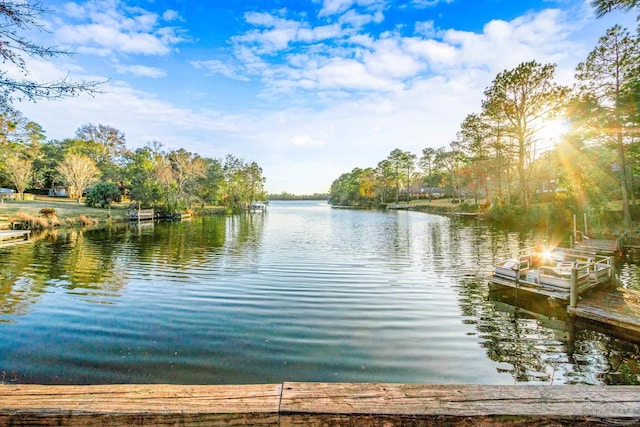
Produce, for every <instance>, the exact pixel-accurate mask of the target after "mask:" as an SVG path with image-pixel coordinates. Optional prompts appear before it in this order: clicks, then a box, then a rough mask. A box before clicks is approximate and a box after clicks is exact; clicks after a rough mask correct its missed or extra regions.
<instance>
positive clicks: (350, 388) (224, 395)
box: [0, 383, 640, 426]
mask: <svg viewBox="0 0 640 427" xmlns="http://www.w3.org/2000/svg"><path fill="white" fill-rule="evenodd" d="M0 425H12V426H24V425H64V426H86V425H199V426H201V425H207V426H221V425H225V426H226V425H252V426H253V425H260V426H278V425H280V426H327V425H345V426H346V425H349V426H381V425H391V426H393V425H460V426H469V425H485V426H486V425H502V426H507V425H509V426H514V425H518V426H522V425H536V426H538V425H616V426H618V425H640V387H635V386H611V387H596V386H529V385H522V386H483V385H417V384H373V383H365V384H339V383H283V384H266V385H240V386H232V385H214V386H197V385H192V386H189V385H153V384H151V385H97V386H40V385H0Z"/></svg>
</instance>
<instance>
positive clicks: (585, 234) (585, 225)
mask: <svg viewBox="0 0 640 427" xmlns="http://www.w3.org/2000/svg"><path fill="white" fill-rule="evenodd" d="M584 236H585V237H586V236H587V213H586V212H585V213H584Z"/></svg>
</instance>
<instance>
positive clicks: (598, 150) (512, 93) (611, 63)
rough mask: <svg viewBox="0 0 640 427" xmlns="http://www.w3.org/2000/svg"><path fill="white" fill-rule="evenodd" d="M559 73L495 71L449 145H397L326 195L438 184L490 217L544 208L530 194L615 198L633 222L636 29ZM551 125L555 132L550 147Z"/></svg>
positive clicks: (347, 200)
mask: <svg viewBox="0 0 640 427" xmlns="http://www.w3.org/2000/svg"><path fill="white" fill-rule="evenodd" d="M595 3H597V2H594V5H595ZM609 3H612V2H609ZM613 3H617V2H613ZM623 3H624V2H623ZM596 6H597V5H596ZM612 7H613V6H612ZM620 7H622V6H620ZM625 7H626V6H625ZM632 7H635V4H634V6H632ZM603 13H606V11H605V12H603ZM555 71H556V65H555V64H541V63H538V62H536V61H529V62H524V63H521V64H520V65H518V66H517V67H515V68H513V69H510V70H505V71H503V72H501V73H499V74H498V75H497V76H496V77H495V78H494V80H493V81H492V83H491V84H490V85H489V86H488V87H487V88H486V89H485V91H484V98H483V100H482V104H481V110H480V111H478V112H475V113H471V114H469V115H467V116H466V117H465V119H464V120H463V121H462V123H461V124H460V129H459V131H458V132H457V134H456V136H455V138H454V139H453V140H452V141H451V142H450V144H449V145H448V146H444V147H440V148H432V147H427V148H424V149H423V150H422V152H421V153H420V157H418V155H416V154H414V153H411V152H408V151H403V150H401V149H395V150H393V151H391V153H390V154H389V155H388V157H387V158H386V159H384V160H382V161H380V162H379V163H378V165H377V166H376V167H369V168H365V169H361V168H355V169H354V170H353V171H351V172H349V173H345V174H343V175H342V176H340V177H339V178H337V179H336V180H335V181H334V182H333V184H332V186H331V191H330V201H331V202H332V203H335V204H351V205H372V204H378V203H387V202H391V201H392V202H395V203H397V202H398V201H399V200H403V199H405V198H406V200H409V199H410V197H412V195H413V197H416V196H418V195H422V196H423V197H431V196H432V194H433V191H434V187H443V188H445V190H446V192H447V193H448V194H449V195H450V196H451V197H454V198H456V199H460V198H465V197H466V198H468V199H472V200H473V203H472V206H473V207H475V208H481V207H482V206H481V205H482V203H486V206H485V207H489V205H490V206H491V211H493V213H494V214H497V213H500V212H502V213H504V212H507V213H509V214H510V215H528V214H531V212H532V210H535V209H539V208H540V204H536V205H535V206H533V207H532V203H533V202H534V201H546V202H550V203H551V206H552V207H554V208H561V209H563V210H564V214H568V212H569V211H573V212H575V211H578V210H582V211H589V212H593V213H602V212H603V211H604V210H605V209H606V207H607V204H608V203H609V202H610V201H612V200H617V201H619V202H620V203H621V204H622V211H623V217H624V221H625V223H629V222H630V221H631V219H632V211H631V207H632V206H633V205H634V203H635V201H636V199H637V196H638V190H639V189H640V185H639V184H640V183H639V180H638V177H639V176H640V139H639V136H640V133H639V130H640V33H639V32H636V33H635V34H631V33H630V32H629V31H628V30H626V29H624V28H622V27H621V26H618V25H616V26H614V27H612V28H610V29H608V30H607V31H606V33H605V34H604V35H603V36H602V37H601V38H600V39H599V41H598V44H597V45H596V46H595V48H594V49H593V50H592V51H591V52H590V53H589V55H588V56H587V58H586V59H585V60H584V61H583V62H581V63H580V64H578V65H577V67H576V69H575V81H576V84H575V85H574V86H573V87H567V86H563V85H560V84H558V83H557V82H556V81H555ZM558 124H563V125H564V127H565V129H564V130H560V128H558ZM552 130H555V131H556V135H555V136H556V137H561V138H558V139H557V140H556V141H555V142H554V143H553V144H551V140H550V136H549V132H550V131H552ZM427 189H428V190H427ZM484 200H486V201H487V202H483V201H484ZM533 208H535V209H533Z"/></svg>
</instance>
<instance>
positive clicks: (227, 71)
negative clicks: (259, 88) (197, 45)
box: [191, 59, 250, 81]
mask: <svg viewBox="0 0 640 427" xmlns="http://www.w3.org/2000/svg"><path fill="white" fill-rule="evenodd" d="M191 65H192V66H194V67H195V68H198V69H205V70H207V71H208V72H209V73H211V74H214V75H216V74H219V75H222V76H224V77H227V78H230V79H235V80H240V81H249V80H250V79H249V78H247V77H246V76H244V75H242V74H240V71H239V70H237V69H234V68H233V66H232V65H230V64H227V63H224V62H222V61H219V60H217V59H212V60H210V61H192V62H191Z"/></svg>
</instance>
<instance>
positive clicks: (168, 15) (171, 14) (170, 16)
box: [162, 9, 184, 22]
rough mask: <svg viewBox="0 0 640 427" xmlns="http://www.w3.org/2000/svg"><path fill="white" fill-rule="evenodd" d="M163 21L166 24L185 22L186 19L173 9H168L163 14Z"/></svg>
mask: <svg viewBox="0 0 640 427" xmlns="http://www.w3.org/2000/svg"><path fill="white" fill-rule="evenodd" d="M162 19H163V20H164V21H166V22H172V21H184V19H182V17H181V16H180V14H179V13H178V12H177V11H175V10H172V9H167V10H165V11H164V12H163V13H162Z"/></svg>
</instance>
